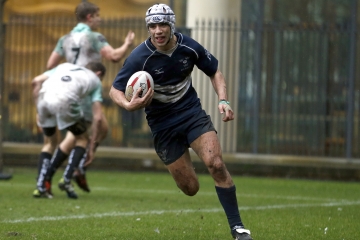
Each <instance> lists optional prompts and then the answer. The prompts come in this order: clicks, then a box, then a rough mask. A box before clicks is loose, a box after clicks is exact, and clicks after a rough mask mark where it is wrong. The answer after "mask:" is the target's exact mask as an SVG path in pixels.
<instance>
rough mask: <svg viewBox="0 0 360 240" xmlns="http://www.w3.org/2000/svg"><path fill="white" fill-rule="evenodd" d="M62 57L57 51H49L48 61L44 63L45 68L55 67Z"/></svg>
mask: <svg viewBox="0 0 360 240" xmlns="http://www.w3.org/2000/svg"><path fill="white" fill-rule="evenodd" d="M62 58H63V57H62V56H61V55H60V54H59V53H57V52H55V51H53V52H52V53H51V55H50V57H49V59H48V62H47V64H46V68H47V69H52V68H54V67H56V66H57V65H59V63H60V62H61V60H62Z"/></svg>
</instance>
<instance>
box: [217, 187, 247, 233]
mask: <svg viewBox="0 0 360 240" xmlns="http://www.w3.org/2000/svg"><path fill="white" fill-rule="evenodd" d="M215 189H216V193H217V195H218V198H219V200H220V203H221V205H222V206H223V208H224V211H225V214H226V217H227V219H228V222H229V226H230V229H233V228H234V227H235V226H240V227H244V225H243V223H242V222H241V218H240V212H239V208H238V203H237V199H236V187H235V185H234V186H232V187H230V188H221V187H217V186H215Z"/></svg>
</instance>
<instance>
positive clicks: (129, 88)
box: [125, 71, 154, 102]
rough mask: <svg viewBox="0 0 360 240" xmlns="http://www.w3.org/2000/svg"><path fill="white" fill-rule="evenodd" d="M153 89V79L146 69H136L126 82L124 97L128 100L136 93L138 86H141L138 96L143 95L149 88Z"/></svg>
mask: <svg viewBox="0 0 360 240" xmlns="http://www.w3.org/2000/svg"><path fill="white" fill-rule="evenodd" d="M150 87H151V88H152V89H154V80H153V78H152V77H151V75H150V74H149V73H148V72H146V71H138V72H136V73H134V74H133V75H132V76H131V77H130V79H129V80H128V82H127V84H126V90H125V97H126V99H127V100H128V101H129V102H130V100H131V98H132V97H133V94H134V93H136V91H137V90H138V88H141V92H140V94H139V97H142V96H144V95H145V94H146V93H147V91H148V90H149V88H150Z"/></svg>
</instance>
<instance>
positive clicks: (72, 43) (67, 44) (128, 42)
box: [37, 1, 135, 192]
mask: <svg viewBox="0 0 360 240" xmlns="http://www.w3.org/2000/svg"><path fill="white" fill-rule="evenodd" d="M75 15H76V19H77V21H78V24H77V25H76V26H75V27H74V29H73V30H72V31H71V32H70V33H68V34H66V35H64V36H62V37H61V38H60V39H59V40H58V42H57V45H56V47H55V49H54V51H53V52H52V54H51V55H50V57H49V59H48V62H47V68H48V69H51V68H53V67H55V66H57V65H58V64H59V63H60V62H61V61H62V60H63V59H64V58H65V60H66V61H67V62H69V63H74V64H76V65H80V66H85V65H86V64H87V63H88V62H100V61H101V59H102V58H105V59H107V60H111V61H112V62H119V61H120V60H121V59H122V58H123V57H124V56H125V54H126V52H127V50H128V49H129V48H130V46H132V44H133V41H134V38H135V34H134V32H132V31H129V32H128V34H127V36H126V37H125V40H124V44H123V45H122V46H120V47H119V48H113V47H112V46H111V45H110V44H109V43H108V42H107V40H106V38H105V37H104V36H103V35H102V34H101V33H99V32H95V31H96V30H97V28H98V27H99V25H100V22H101V18H100V8H99V7H98V6H97V5H95V4H93V3H90V2H88V1H83V2H81V3H80V4H78V5H77V7H76V9H75ZM37 88H39V86H38V87H37ZM86 109H88V110H90V111H91V108H84V110H86ZM88 114H91V113H88ZM102 123H103V126H102V128H103V132H105V131H107V127H108V126H107V121H106V118H105V116H103V121H102ZM105 137H106V136H104V138H105ZM98 144H99V143H98ZM73 146H74V136H72V134H71V132H69V131H68V132H67V134H66V137H65V139H64V141H63V142H62V144H61V145H60V146H59V147H58V148H57V149H56V151H55V155H54V156H53V157H52V160H51V166H49V167H50V168H49V171H48V174H47V175H48V179H52V177H53V175H54V174H55V171H56V170H57V169H58V168H59V167H60V166H61V165H62V163H63V162H64V161H65V160H66V159H67V157H68V156H69V154H70V151H71V149H72V148H73ZM85 157H86V156H84V160H85ZM84 160H83V161H82V162H81V164H80V166H79V171H75V174H74V178H75V181H76V183H77V184H78V186H79V187H80V188H81V189H82V190H84V191H86V192H89V191H90V189H89V186H88V184H87V181H86V177H85V171H86V166H88V165H89V164H91V161H86V163H85V161H84ZM42 162H43V160H42V159H40V160H39V166H41V165H42ZM84 163H85V164H84ZM49 183H51V181H50V182H49Z"/></svg>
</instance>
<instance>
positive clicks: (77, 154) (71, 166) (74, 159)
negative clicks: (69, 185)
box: [64, 146, 86, 182]
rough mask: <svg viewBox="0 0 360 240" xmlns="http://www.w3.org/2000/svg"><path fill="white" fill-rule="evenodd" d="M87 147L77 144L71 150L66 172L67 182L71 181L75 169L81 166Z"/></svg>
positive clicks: (65, 178)
mask: <svg viewBox="0 0 360 240" xmlns="http://www.w3.org/2000/svg"><path fill="white" fill-rule="evenodd" d="M85 152H86V149H85V148H83V147H79V146H76V147H74V149H73V150H72V151H71V153H70V156H69V162H68V165H67V166H66V169H65V172H64V180H65V182H70V180H71V178H72V176H73V173H74V171H75V169H76V168H77V167H78V166H79V164H80V161H81V159H82V157H83V156H84V154H85Z"/></svg>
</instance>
